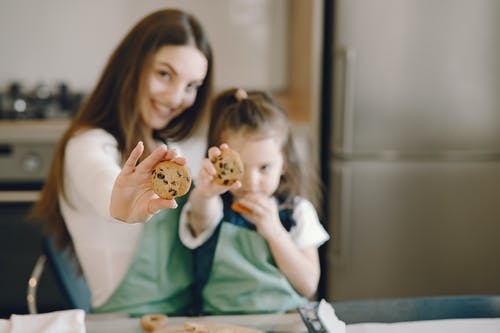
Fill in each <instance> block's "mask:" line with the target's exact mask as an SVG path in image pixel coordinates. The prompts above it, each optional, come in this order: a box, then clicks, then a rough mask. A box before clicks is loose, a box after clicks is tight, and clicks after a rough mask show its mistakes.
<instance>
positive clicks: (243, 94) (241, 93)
mask: <svg viewBox="0 0 500 333" xmlns="http://www.w3.org/2000/svg"><path fill="white" fill-rule="evenodd" d="M234 97H236V100H237V101H238V102H241V101H242V100H244V99H247V98H248V94H247V92H246V91H245V90H243V89H241V88H238V89H237V90H236V92H235V93H234Z"/></svg>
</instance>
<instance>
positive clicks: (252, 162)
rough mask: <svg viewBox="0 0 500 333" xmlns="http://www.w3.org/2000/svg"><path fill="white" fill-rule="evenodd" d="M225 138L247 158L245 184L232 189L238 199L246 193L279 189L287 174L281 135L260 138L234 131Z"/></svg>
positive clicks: (243, 160) (230, 145)
mask: <svg viewBox="0 0 500 333" xmlns="http://www.w3.org/2000/svg"><path fill="white" fill-rule="evenodd" d="M225 142H226V143H227V144H228V145H229V147H230V148H232V149H234V150H236V151H238V153H239V154H240V157H241V161H242V162H243V167H244V173H243V177H242V179H241V184H242V186H241V187H240V188H238V189H236V190H231V193H232V194H233V196H234V197H235V199H236V200H237V199H239V198H241V197H243V196H244V195H246V194H259V195H264V196H267V197H269V196H271V195H273V193H274V192H275V191H276V189H277V188H278V186H279V183H280V177H281V175H282V174H283V165H284V158H283V153H282V151H281V147H282V140H281V137H280V136H279V135H274V136H271V137H266V138H257V137H252V136H248V135H243V134H239V133H233V132H231V134H230V135H227V136H226V140H225Z"/></svg>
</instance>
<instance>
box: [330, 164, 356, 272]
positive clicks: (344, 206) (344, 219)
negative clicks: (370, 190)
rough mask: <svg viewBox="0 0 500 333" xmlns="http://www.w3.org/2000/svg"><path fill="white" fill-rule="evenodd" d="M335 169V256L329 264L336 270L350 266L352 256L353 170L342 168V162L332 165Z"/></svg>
mask: <svg viewBox="0 0 500 333" xmlns="http://www.w3.org/2000/svg"><path fill="white" fill-rule="evenodd" d="M332 168H333V186H332V188H333V193H331V195H332V196H333V198H332V200H333V205H331V206H330V207H331V208H330V209H332V210H333V212H331V213H330V216H332V217H333V239H334V242H333V255H332V256H330V257H329V264H330V265H332V266H334V267H335V268H340V267H344V266H346V265H348V264H349V261H350V256H351V184H352V179H351V178H352V174H351V170H349V169H345V168H343V167H342V162H338V164H337V163H335V164H333V165H332Z"/></svg>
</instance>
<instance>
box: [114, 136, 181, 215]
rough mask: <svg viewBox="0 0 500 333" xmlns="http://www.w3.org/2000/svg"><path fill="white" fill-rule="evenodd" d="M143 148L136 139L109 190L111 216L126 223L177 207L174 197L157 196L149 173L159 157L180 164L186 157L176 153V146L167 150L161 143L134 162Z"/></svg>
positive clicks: (159, 159)
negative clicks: (143, 157)
mask: <svg viewBox="0 0 500 333" xmlns="http://www.w3.org/2000/svg"><path fill="white" fill-rule="evenodd" d="M143 152H144V144H143V143H142V142H139V143H138V144H137V146H135V148H134V149H133V150H132V152H131V153H130V156H129V158H128V159H127V161H126V162H125V165H124V166H123V169H122V171H121V172H120V174H119V175H118V177H117V178H116V181H115V184H114V186H113V191H112V193H111V202H110V207H109V212H110V214H111V216H112V217H113V218H115V219H118V220H121V221H124V222H127V223H137V222H146V221H148V220H149V219H151V217H152V216H153V215H154V214H156V213H157V212H159V211H160V210H161V209H163V208H176V207H177V203H176V202H175V200H166V199H161V198H159V197H158V195H156V193H154V192H153V188H152V185H151V173H152V171H153V168H154V166H155V165H156V164H157V163H158V162H160V161H163V160H172V161H174V162H176V163H178V164H180V165H184V164H186V159H185V158H183V157H179V156H177V151H176V150H167V147H166V146H165V145H162V146H160V147H158V148H156V149H155V150H154V151H153V152H152V153H151V155H149V156H148V157H146V158H145V159H144V160H143V161H142V162H141V163H139V164H137V161H138V160H139V158H140V157H141V155H142V153H143Z"/></svg>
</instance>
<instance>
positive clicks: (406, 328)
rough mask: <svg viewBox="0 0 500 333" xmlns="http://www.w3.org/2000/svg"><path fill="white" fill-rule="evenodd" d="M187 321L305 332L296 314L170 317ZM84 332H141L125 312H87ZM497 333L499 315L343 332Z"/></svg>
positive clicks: (351, 328) (274, 332) (349, 328)
mask: <svg viewBox="0 0 500 333" xmlns="http://www.w3.org/2000/svg"><path fill="white" fill-rule="evenodd" d="M186 321H190V322H196V321H217V322H221V323H227V324H234V325H241V326H247V327H252V328H256V329H260V330H263V331H266V332H270V333H278V332H279V333H284V332H290V333H295V332H302V333H303V332H307V329H306V327H305V325H304V324H303V323H302V320H301V318H300V316H299V315H298V314H283V315H275V314H271V315H238V316H209V317H172V318H170V322H171V323H172V324H174V325H175V324H182V323H184V322H186ZM85 324H86V328H87V333H115V332H116V333H144V331H143V330H142V329H141V328H140V327H139V319H138V318H129V317H126V316H124V315H117V314H110V315H94V314H90V315H87V317H86V320H85ZM422 332H423V333H448V332H449V333H476V332H480V333H498V332H500V318H478V319H445V320H427V321H413V322H400V323H393V324H383V323H362V324H351V325H347V327H346V333H422Z"/></svg>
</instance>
